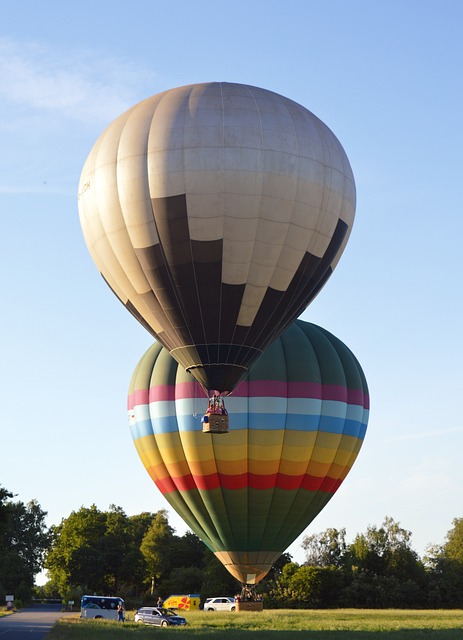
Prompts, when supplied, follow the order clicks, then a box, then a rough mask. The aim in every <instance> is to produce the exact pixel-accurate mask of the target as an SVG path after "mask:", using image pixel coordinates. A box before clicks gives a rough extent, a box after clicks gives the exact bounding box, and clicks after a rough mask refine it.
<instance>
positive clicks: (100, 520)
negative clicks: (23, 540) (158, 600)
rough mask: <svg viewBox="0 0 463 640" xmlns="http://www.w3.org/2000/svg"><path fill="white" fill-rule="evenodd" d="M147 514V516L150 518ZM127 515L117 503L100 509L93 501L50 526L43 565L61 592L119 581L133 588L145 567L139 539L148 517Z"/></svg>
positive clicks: (112, 588) (102, 589) (110, 586)
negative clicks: (48, 550)
mask: <svg viewBox="0 0 463 640" xmlns="http://www.w3.org/2000/svg"><path fill="white" fill-rule="evenodd" d="M150 520H152V518H151V519H150ZM142 521H143V519H141V518H138V519H134V520H132V519H130V518H128V517H127V515H126V514H125V513H124V511H123V510H122V509H121V507H118V506H116V505H111V506H110V508H109V511H100V510H99V509H97V507H96V506H95V505H92V506H91V507H90V508H86V507H81V508H80V509H79V511H73V512H72V513H71V515H70V516H69V517H68V518H65V519H63V520H62V521H61V523H60V524H59V525H58V526H55V527H52V544H51V549H50V552H49V553H48V555H47V558H46V565H45V566H46V568H47V570H48V574H49V577H50V580H51V582H52V585H53V586H54V587H55V588H57V589H58V591H59V593H60V594H62V596H63V597H64V595H65V594H66V593H68V592H69V590H70V589H72V588H74V589H75V588H77V590H78V591H80V592H85V591H87V592H90V593H95V592H96V593H117V592H118V591H119V589H120V587H121V585H122V584H124V585H125V588H126V589H127V590H129V591H132V592H134V591H135V592H136V591H137V588H136V584H137V582H141V581H142V580H143V578H144V574H145V567H144V561H143V556H142V555H141V552H140V549H139V545H140V537H141V536H142V534H143V531H146V528H147V523H146V519H145V526H143V525H142Z"/></svg>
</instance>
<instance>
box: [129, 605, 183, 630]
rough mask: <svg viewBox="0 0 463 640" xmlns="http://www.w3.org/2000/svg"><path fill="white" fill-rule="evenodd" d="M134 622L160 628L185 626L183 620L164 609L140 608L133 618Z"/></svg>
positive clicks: (169, 610)
mask: <svg viewBox="0 0 463 640" xmlns="http://www.w3.org/2000/svg"><path fill="white" fill-rule="evenodd" d="M134 620H135V622H144V623H145V624H156V625H158V626H160V627H168V626H171V625H184V624H186V623H187V622H186V620H185V618H183V617H182V616H178V615H177V614H176V613H175V611H172V609H165V608H164V607H142V608H141V609H138V611H137V613H136V614H135V617H134Z"/></svg>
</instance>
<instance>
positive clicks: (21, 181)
mask: <svg viewBox="0 0 463 640" xmlns="http://www.w3.org/2000/svg"><path fill="white" fill-rule="evenodd" d="M462 23H463V4H462V3H461V2H458V1H457V0H454V1H451V0H435V1H434V0H408V1H406V0H388V1H387V2H386V1H383V2H381V1H379V0H378V1H372V0H348V1H347V0H323V1H322V0H318V1H315V0H285V2H277V1H273V0H235V1H234V2H233V3H230V2H224V1H220V0H211V1H206V0H199V1H196V2H192V1H190V0H185V1H183V0H182V1H179V0H172V1H171V2H158V1H156V0H149V1H148V0H147V1H143V0H131V2H124V3H122V2H117V1H116V2H114V0H111V2H109V1H105V0H100V1H99V2H95V1H94V0H93V1H92V2H89V1H87V0H84V1H82V2H79V3H67V2H62V1H59V2H58V1H50V0H43V1H42V2H33V1H32V0H29V1H25V0H15V2H14V3H13V2H6V1H5V0H4V1H3V2H1V3H0V149H1V154H0V225H1V238H2V246H1V251H0V274H1V282H2V309H3V311H2V324H1V327H2V328H1V334H0V336H1V337H0V340H1V363H2V365H1V384H0V400H1V422H0V484H2V485H3V486H4V487H6V488H7V489H8V490H10V491H12V492H14V493H15V494H17V499H20V500H23V501H28V500H30V499H32V498H35V499H37V500H38V502H39V503H40V504H41V506H42V508H43V509H44V510H46V511H47V512H48V518H47V523H48V524H50V525H51V524H58V523H59V522H60V520H61V518H63V517H67V516H68V515H69V514H70V513H71V511H72V510H76V509H79V508H80V507H81V506H82V505H84V506H90V505H91V504H93V503H95V504H96V505H97V506H98V507H99V508H101V509H107V508H108V507H109V505H110V504H111V503H115V504H117V505H119V506H121V507H122V508H123V509H124V510H125V511H126V513H127V514H129V515H132V514H135V513H140V512H142V511H156V510H157V509H159V508H163V507H167V508H168V505H167V503H166V502H165V501H164V499H163V498H162V496H161V495H160V494H159V493H158V491H157V489H156V488H155V486H154V484H152V482H151V480H150V479H149V477H148V475H147V473H146V471H145V470H144V468H143V466H142V464H141V462H140V461H139V459H138V456H137V454H136V451H135V448H134V446H133V444H132V441H131V437H130V433H129V430H128V424H127V415H126V396H127V389H128V384H129V381H130V378H131V375H132V372H133V369H134V367H135V365H136V363H137V362H138V359H139V358H140V357H141V355H142V354H143V353H144V351H145V350H146V349H147V347H148V346H149V345H150V344H151V341H152V340H151V337H150V336H149V335H148V334H147V332H146V331H145V330H144V329H143V328H142V327H141V326H140V325H139V324H138V323H137V322H135V320H134V319H133V318H132V317H131V316H130V315H129V314H128V313H127V311H126V310H125V309H124V308H123V307H122V305H121V304H120V303H119V302H118V301H117V300H116V298H115V297H114V296H113V295H112V293H111V292H110V291H109V289H108V288H107V287H106V286H105V284H104V283H103V281H102V279H101V278H100V277H99V275H98V272H97V270H96V268H95V267H94V265H93V263H92V261H91V259H90V256H89V254H88V251H87V248H86V246H85V243H84V240H83V237H82V234H81V230H80V224H79V220H78V213H77V195H76V193H77V184H78V180H79V176H80V171H81V168H82V165H83V163H84V161H85V158H86V156H87V154H88V153H89V151H90V149H91V147H92V145H93V143H94V141H95V140H96V138H97V137H98V136H99V134H100V133H101V132H102V130H103V129H104V128H105V126H106V125H107V124H109V123H110V122H111V121H112V120H113V119H114V118H115V117H116V116H117V115H119V114H120V113H122V112H123V111H124V110H125V109H126V108H128V107H130V106H132V105H133V104H135V103H136V102H138V101H140V100H141V99H143V98H145V97H148V96H150V95H152V94H155V93H158V92H160V91H163V90H165V89H169V88H172V87H175V86H180V85H184V84H190V83H194V82H204V81H213V80H217V81H233V82H243V83H248V84H253V85H256V86H260V87H264V88H266V89H270V90H272V91H276V92H278V93H281V94H283V95H285V96H287V97H289V98H292V99H293V100H296V101H297V102H300V103H302V104H303V105H304V106H306V107H307V108H308V109H310V110H311V111H313V112H314V113H315V114H316V115H317V116H319V117H320V118H321V119H322V120H323V121H324V122H325V123H326V124H327V125H328V126H329V127H330V128H331V129H332V130H333V131H334V133H335V134H336V135H337V136H338V138H339V139H340V141H341V143H342V144H343V146H344V148H345V150H346V152H347V154H348V156H349V159H350V161H351V164H352V167H353V170H354V174H355V178H356V184H357V194H358V205H357V215H356V221H355V224H354V229H353V232H352V235H351V238H350V241H349V243H348V246H347V249H346V251H345V253H344V255H343V257H342V259H341V261H340V263H339V265H338V267H337V270H336V271H335V273H334V275H333V276H332V278H331V279H330V280H329V282H328V284H327V285H326V287H325V288H324V289H323V291H322V293H321V294H320V295H319V297H318V298H317V299H316V300H315V301H314V302H313V304H312V305H310V306H309V308H308V309H307V310H306V311H305V312H304V314H303V316H302V317H303V319H305V320H310V321H312V322H315V323H316V324H320V325H321V326H323V327H325V328H326V329H328V330H329V331H331V332H332V333H334V334H335V335H336V336H338V337H339V338H340V339H341V340H343V341H344V342H345V343H346V344H347V345H348V346H349V347H350V348H351V349H352V350H353V352H354V353H355V354H356V356H357V357H358V359H359V360H360V362H361V364H362V366H363V368H364V371H365V373H366V376H367V379H368V382H369V386H370V392H371V417H370V424H369V428H368V431H367V436H366V440H365V444H364V446H363V449H362V450H361V452H360V455H359V457H358V459H357V462H356V464H355V466H354V468H353V470H352V472H351V473H350V475H349V476H348V478H347V479H346V481H345V483H344V484H343V485H342V487H341V489H340V490H339V491H338V493H337V494H336V495H335V497H334V498H333V499H332V500H331V502H330V503H329V504H328V506H327V507H326V508H325V510H324V511H323V512H322V514H321V515H320V516H319V517H318V518H317V519H316V520H315V521H314V522H313V524H312V525H311V526H310V528H309V529H308V530H307V532H306V533H314V532H320V531H323V530H325V529H326V528H327V527H337V528H341V527H346V529H347V537H348V539H352V538H353V537H354V536H355V534H356V533H358V532H363V531H365V530H366V528H367V527H368V525H370V524H371V525H374V524H376V525H380V524H381V522H382V521H383V518H384V517H385V516H386V515H388V516H391V517H393V518H394V519H395V520H396V521H398V522H400V524H401V525H402V526H403V527H404V528H406V529H409V530H411V531H412V532H413V538H412V544H413V547H414V548H415V549H416V551H417V552H418V553H419V554H420V555H422V554H423V553H424V550H425V547H426V545H427V544H428V543H441V542H443V541H444V538H445V535H446V533H447V531H448V530H449V529H450V528H451V526H452V520H453V518H455V517H462V516H463V504H462V475H463V473H462V468H463V465H462V455H461V451H462V448H463V446H462V445H463V421H462V417H461V398H462V386H463V376H462V370H463V369H462V365H461V361H462V357H463V344H462V333H461V323H462V319H461V318H462V304H461V295H462V293H461V292H462V285H461V278H462V263H461V253H462V252H461V247H462V238H463V216H462V214H463V211H462V201H461V184H462V180H463V178H462V176H463V154H462V148H463V128H462V115H461V111H462V97H463V96H462V93H463V91H462V90H463V81H462V72H461V69H462V66H463V41H462V38H461V24H462ZM169 513H170V517H171V522H172V524H173V526H174V527H175V528H176V529H177V532H178V533H179V534H182V533H183V532H184V531H185V527H184V526H183V524H182V521H181V520H180V518H178V517H177V516H176V514H175V513H174V512H172V510H171V509H170V508H169ZM300 542H301V539H299V540H298V541H296V543H295V544H293V545H292V547H291V548H290V552H291V553H292V554H293V557H294V558H295V559H296V560H297V561H302V560H303V553H302V550H301V547H300Z"/></svg>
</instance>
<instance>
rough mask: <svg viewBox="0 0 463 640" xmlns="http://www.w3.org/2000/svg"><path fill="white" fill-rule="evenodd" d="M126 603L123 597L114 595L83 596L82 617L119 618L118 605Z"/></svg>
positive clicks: (81, 604)
mask: <svg viewBox="0 0 463 640" xmlns="http://www.w3.org/2000/svg"><path fill="white" fill-rule="evenodd" d="M119 605H122V607H123V608H124V609H125V603H124V601H123V600H122V598H118V597H114V596H82V600H81V601H80V617H81V618H95V619H96V618H106V619H108V620H117V607H118V606H119Z"/></svg>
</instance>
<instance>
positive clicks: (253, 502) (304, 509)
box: [128, 321, 369, 584]
mask: <svg viewBox="0 0 463 640" xmlns="http://www.w3.org/2000/svg"><path fill="white" fill-rule="evenodd" d="M206 405H207V401H206V400H205V398H204V396H203V394H202V391H201V387H200V386H199V385H198V384H197V383H196V382H195V381H193V380H192V378H191V376H190V375H189V374H188V373H186V372H185V370H184V369H183V368H182V367H179V365H178V363H177V362H176V361H175V360H174V359H173V358H172V357H171V356H170V355H169V353H168V351H166V350H165V349H164V348H163V347H162V346H161V345H160V344H158V343H155V344H154V345H153V346H152V347H150V349H148V351H147V352H146V353H145V355H144V356H143V357H142V358H141V360H140V362H139V364H138V365H137V368H136V370H135V372H134V374H133V377H132V380H131V383H130V389H129V399H128V408H129V422H130V428H131V432H132V437H133V439H134V443H135V446H136V448H137V451H138V453H139V455H140V458H141V460H142V462H143V464H144V465H145V467H146V469H147V471H148V473H149V474H150V476H151V478H152V479H153V480H154V482H155V483H156V485H157V487H158V489H160V491H161V492H162V494H163V495H164V497H165V498H166V499H167V501H168V502H169V503H170V505H171V506H172V507H173V508H174V509H175V510H176V511H177V513H178V514H179V515H180V516H181V517H182V518H183V519H184V521H185V522H186V523H187V524H188V526H189V527H190V528H191V529H192V530H193V531H194V532H195V533H196V534H197V535H198V536H199V537H200V538H201V539H202V540H203V541H204V542H205V543H206V544H207V546H208V547H209V548H210V549H211V550H212V551H213V552H214V553H215V555H216V556H217V557H218V558H219V559H220V560H221V562H222V563H223V564H224V565H225V566H226V567H227V569H228V570H229V571H230V573H232V575H234V576H235V577H236V578H237V579H238V580H239V581H240V582H242V583H249V584H253V583H257V582H258V581H259V580H260V579H262V577H264V576H265V574H266V573H267V572H268V570H269V569H270V568H271V566H272V565H273V563H274V562H275V561H276V560H277V558H278V557H279V556H280V555H281V553H282V552H283V551H284V550H285V549H286V548H287V547H288V546H289V545H290V544H291V543H292V542H293V541H294V540H295V539H296V538H297V536H298V535H299V534H300V533H302V532H303V531H304V529H305V528H306V527H307V526H308V525H309V523H310V522H311V521H312V520H313V518H315V516H316V515H317V514H318V513H319V512H320V511H321V509H323V507H324V506H325V504H326V503H327V502H328V501H329V500H330V498H331V497H332V496H333V494H334V493H335V492H336V490H337V489H338V488H339V486H340V485H341V483H342V481H343V480H344V478H345V477H346V475H347V474H348V472H349V470H350V468H351V467H352V465H353V463H354V461H355V459H356V457H357V454H358V452H359V450H360V447H361V445H362V441H363V438H364V435H365V431H366V427H367V422H368V415H369V396H368V388H367V383H366V380H365V377H364V374H363V372H362V369H361V367H360V365H359V363H358V361H357V360H356V358H355V357H354V355H353V354H352V352H351V351H350V350H349V349H348V348H347V347H346V346H345V345H344V344H343V343H342V342H341V341H340V340H338V339H337V338H335V337H334V336H333V335H332V334H330V333H328V332H327V331H325V330H324V329H322V328H320V327H317V326H316V325H313V324H310V323H306V322H302V321H297V322H295V323H294V324H292V325H291V326H290V327H289V328H288V329H286V331H285V332H284V333H283V334H282V335H281V336H280V337H279V338H278V339H277V340H275V342H273V343H272V344H271V345H270V346H269V347H268V348H267V349H266V351H265V352H264V353H263V355H262V356H261V357H260V358H259V360H258V361H257V363H256V364H255V365H254V367H253V368H252V369H251V371H250V372H249V375H248V377H247V379H246V380H245V381H244V382H242V383H241V384H240V385H239V386H238V388H237V390H236V391H235V393H234V394H233V395H232V396H230V397H229V398H228V399H227V408H228V410H229V415H230V432H229V433H228V434H227V435H210V434H204V433H202V431H201V413H204V410H205V408H206Z"/></svg>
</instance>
